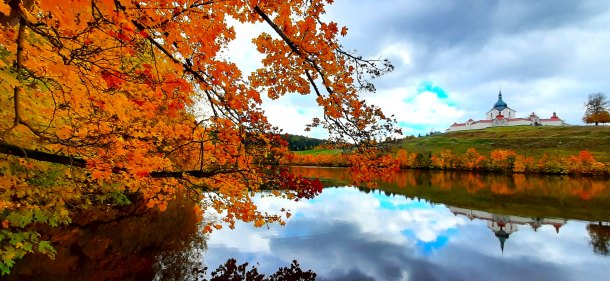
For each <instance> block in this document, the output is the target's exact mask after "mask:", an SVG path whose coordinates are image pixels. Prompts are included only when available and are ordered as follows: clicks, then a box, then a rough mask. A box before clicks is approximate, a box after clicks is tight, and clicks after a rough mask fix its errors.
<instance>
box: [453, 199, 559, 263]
mask: <svg viewBox="0 0 610 281" xmlns="http://www.w3.org/2000/svg"><path fill="white" fill-rule="evenodd" d="M447 208H449V210H450V211H451V212H452V213H453V214H454V215H462V216H465V217H467V218H469V219H470V220H473V219H479V220H484V221H487V228H489V229H490V230H491V231H492V232H493V234H494V236H495V237H497V238H498V240H499V241H500V249H501V250H502V252H504V244H505V242H506V239H508V238H509V237H510V235H511V234H512V233H514V232H516V231H517V230H519V225H526V226H529V227H531V228H532V229H533V230H534V231H538V228H540V227H542V226H544V225H548V226H551V227H553V228H555V231H556V232H557V233H559V229H560V228H561V227H562V226H563V225H564V224H566V223H567V220H566V219H557V218H526V217H521V216H512V215H501V214H492V213H489V212H485V211H478V210H470V209H464V208H459V207H454V206H447Z"/></svg>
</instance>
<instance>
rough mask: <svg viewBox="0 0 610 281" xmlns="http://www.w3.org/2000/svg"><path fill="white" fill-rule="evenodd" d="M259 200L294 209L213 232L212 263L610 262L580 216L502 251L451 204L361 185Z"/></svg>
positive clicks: (393, 271) (450, 271)
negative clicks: (276, 220) (260, 223)
mask: <svg viewBox="0 0 610 281" xmlns="http://www.w3.org/2000/svg"><path fill="white" fill-rule="evenodd" d="M256 200H257V204H259V206H260V208H261V209H262V210H263V211H276V210H279V209H281V208H288V209H290V210H291V212H292V213H293V214H294V216H293V217H292V218H291V219H290V220H289V221H288V222H287V224H286V226H284V227H280V226H277V225H273V226H270V228H269V229H267V228H259V229H257V228H253V227H252V226H250V225H247V224H243V223H242V224H238V225H237V227H236V229H235V230H228V229H223V230H221V231H218V232H214V233H213V234H212V235H211V236H210V239H209V241H208V247H209V248H208V251H207V253H206V258H205V259H206V263H207V265H208V266H209V267H210V268H215V267H217V266H218V264H220V263H221V262H224V261H225V260H226V259H227V258H231V257H233V258H236V259H237V260H238V261H240V262H246V261H247V262H249V263H250V264H251V265H255V264H257V263H258V264H259V266H258V268H259V271H260V272H264V273H271V272H274V271H275V270H277V268H279V267H281V266H287V265H289V264H290V262H291V261H292V260H293V259H296V260H298V261H299V263H300V265H301V268H303V269H312V270H313V271H315V272H316V273H317V274H318V277H319V280H585V279H590V278H588V277H589V276H594V277H601V274H603V273H604V272H603V269H604V268H605V267H604V266H602V265H601V263H602V262H604V261H606V262H607V259H606V260H604V259H603V258H600V257H597V256H593V255H592V253H591V249H590V247H589V245H588V244H587V242H588V235H587V233H586V231H585V230H584V225H583V224H582V223H579V222H570V223H568V224H567V225H566V226H564V227H562V229H561V233H560V234H559V235H558V234H556V233H555V230H554V229H553V228H551V227H549V228H548V229H547V228H544V227H542V228H540V229H539V230H538V232H536V233H535V232H533V231H530V230H529V229H527V228H521V230H520V231H519V232H516V233H513V234H512V235H511V236H510V238H509V239H508V240H507V242H506V249H505V252H504V254H503V255H502V253H501V251H500V246H499V242H498V240H497V238H496V237H495V236H494V235H493V233H492V232H491V231H490V230H489V229H487V227H486V225H485V223H484V222H483V221H479V220H474V221H469V220H468V219H466V218H464V217H461V216H454V215H453V214H452V213H451V212H450V211H449V210H448V209H447V208H445V207H444V206H442V205H431V204H428V203H422V202H419V201H417V200H411V199H406V198H404V197H400V196H396V197H392V196H385V195H383V194H380V193H375V192H373V193H370V194H365V193H361V192H359V191H357V190H356V189H354V188H342V189H334V188H330V189H325V190H324V192H323V193H322V194H321V195H320V196H318V197H316V198H315V199H313V200H308V201H299V202H290V201H285V200H280V199H277V198H270V197H266V198H257V199H256ZM580 268H584V269H587V270H583V269H580ZM576 274H579V275H576ZM582 274H585V275H586V276H585V275H582ZM585 277H586V278H585Z"/></svg>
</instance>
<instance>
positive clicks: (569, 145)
mask: <svg viewBox="0 0 610 281" xmlns="http://www.w3.org/2000/svg"><path fill="white" fill-rule="evenodd" d="M470 147H474V148H476V149H477V151H479V152H480V153H482V154H489V153H490V152H491V151H492V150H494V149H510V150H514V151H515V152H517V154H520V155H525V156H533V157H536V158H538V157H540V156H542V155H543V154H545V153H546V154H548V155H560V156H568V155H577V154H578V153H579V152H580V151H581V150H585V149H586V150H589V151H590V152H591V154H593V156H594V157H595V159H597V160H598V161H600V162H602V163H604V164H606V165H610V126H597V127H595V126H564V127H550V126H549V127H547V126H544V127H533V126H515V127H495V128H488V129H484V130H472V131H462V132H450V133H445V134H440V135H434V136H429V137H421V138H415V139H407V140H404V141H402V142H401V144H400V148H402V149H405V150H406V151H409V152H420V153H428V152H432V154H437V153H439V152H440V151H441V149H443V148H449V149H451V150H452V151H453V152H455V153H464V152H466V150H467V149H468V148H470Z"/></svg>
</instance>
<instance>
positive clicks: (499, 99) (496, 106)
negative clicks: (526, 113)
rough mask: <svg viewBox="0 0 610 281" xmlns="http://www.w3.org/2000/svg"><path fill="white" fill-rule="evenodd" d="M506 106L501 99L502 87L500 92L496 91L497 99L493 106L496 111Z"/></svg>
mask: <svg viewBox="0 0 610 281" xmlns="http://www.w3.org/2000/svg"><path fill="white" fill-rule="evenodd" d="M507 107H508V105H507V104H506V103H505V102H504V101H503V100H502V89H500V92H499V93H498V101H497V102H496V104H494V108H495V109H497V110H498V111H502V110H504V109H505V108H507Z"/></svg>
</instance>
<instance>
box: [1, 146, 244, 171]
mask: <svg viewBox="0 0 610 281" xmlns="http://www.w3.org/2000/svg"><path fill="white" fill-rule="evenodd" d="M0 153H1V154H6V155H13V156H17V157H24V158H29V159H34V160H38V161H43V162H49V163H55V164H62V165H70V166H73V167H79V168H86V167H87V160H85V159H81V158H74V157H71V156H66V155H58V154H53V153H48V152H43V151H38V150H32V149H27V148H23V147H19V146H16V145H12V144H8V143H0ZM112 172H113V173H121V172H125V169H122V168H113V169H112ZM238 172H243V170H240V169H236V168H215V169H211V170H207V171H202V170H192V171H155V172H151V173H150V177H152V178H178V179H180V178H183V177H184V175H189V176H191V177H196V178H208V177H212V176H215V175H222V174H231V173H238Z"/></svg>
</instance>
